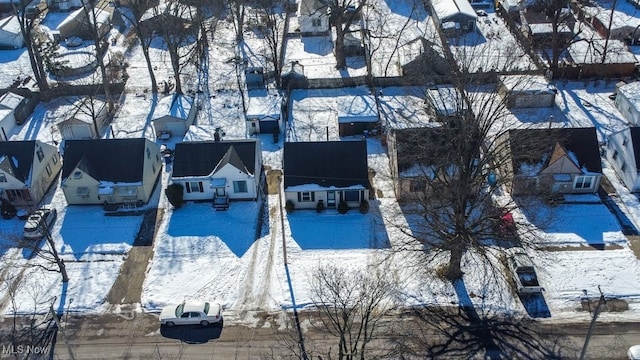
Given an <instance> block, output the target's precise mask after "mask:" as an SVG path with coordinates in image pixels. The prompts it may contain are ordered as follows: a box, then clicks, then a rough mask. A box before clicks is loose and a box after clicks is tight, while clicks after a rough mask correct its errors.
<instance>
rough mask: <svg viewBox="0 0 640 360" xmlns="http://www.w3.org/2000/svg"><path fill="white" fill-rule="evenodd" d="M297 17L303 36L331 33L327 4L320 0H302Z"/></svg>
mask: <svg viewBox="0 0 640 360" xmlns="http://www.w3.org/2000/svg"><path fill="white" fill-rule="evenodd" d="M297 18H298V26H299V27H300V34H301V35H302V36H318V35H329V28H330V26H329V16H328V15H327V6H326V5H324V4H323V3H322V2H321V1H320V0H300V5H299V6H298V16H297Z"/></svg>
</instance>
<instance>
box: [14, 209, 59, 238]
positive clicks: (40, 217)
mask: <svg viewBox="0 0 640 360" xmlns="http://www.w3.org/2000/svg"><path fill="white" fill-rule="evenodd" d="M57 216H58V212H57V211H56V209H55V208H40V209H38V210H36V211H35V212H34V213H33V214H31V215H29V218H28V219H27V222H26V223H25V224H24V229H23V231H22V237H24V238H25V239H28V240H39V239H42V237H43V236H44V229H45V226H46V229H49V230H50V229H51V227H52V226H53V223H54V222H55V221H56V217H57Z"/></svg>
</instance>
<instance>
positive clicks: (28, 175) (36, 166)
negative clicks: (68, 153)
mask: <svg viewBox="0 0 640 360" xmlns="http://www.w3.org/2000/svg"><path fill="white" fill-rule="evenodd" d="M60 160H61V159H60V154H59V153H58V149H57V148H56V147H55V146H53V145H49V144H46V143H43V142H41V141H39V140H30V141H0V194H1V195H2V200H3V201H8V202H10V203H11V204H12V205H14V206H16V207H29V206H35V205H38V204H39V203H40V201H41V200H42V198H43V197H44V195H45V194H46V193H47V190H48V189H49V188H50V187H51V185H52V184H53V182H54V180H55V178H56V176H57V175H58V173H59V172H60V169H61V168H62V161H60Z"/></svg>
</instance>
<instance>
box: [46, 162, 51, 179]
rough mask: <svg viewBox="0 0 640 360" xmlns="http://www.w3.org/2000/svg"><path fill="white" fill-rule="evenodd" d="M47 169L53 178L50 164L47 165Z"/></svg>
mask: <svg viewBox="0 0 640 360" xmlns="http://www.w3.org/2000/svg"><path fill="white" fill-rule="evenodd" d="M45 169H46V170H47V175H49V176H51V166H50V165H49V164H47V166H46V167H45Z"/></svg>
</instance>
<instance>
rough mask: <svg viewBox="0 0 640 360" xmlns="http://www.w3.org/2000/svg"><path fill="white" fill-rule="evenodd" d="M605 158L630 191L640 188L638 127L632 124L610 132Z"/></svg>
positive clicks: (639, 133)
mask: <svg viewBox="0 0 640 360" xmlns="http://www.w3.org/2000/svg"><path fill="white" fill-rule="evenodd" d="M606 158H607V161H608V162H609V164H610V165H611V167H612V168H613V170H614V171H615V172H616V174H617V175H618V177H619V178H620V179H621V180H622V182H623V183H624V184H625V186H626V187H627V188H628V189H629V190H630V191H639V190H640V176H638V170H639V169H640V127H637V126H632V127H629V128H627V129H624V130H620V131H618V132H615V133H613V134H610V135H609V136H608V137H607V151H606Z"/></svg>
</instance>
